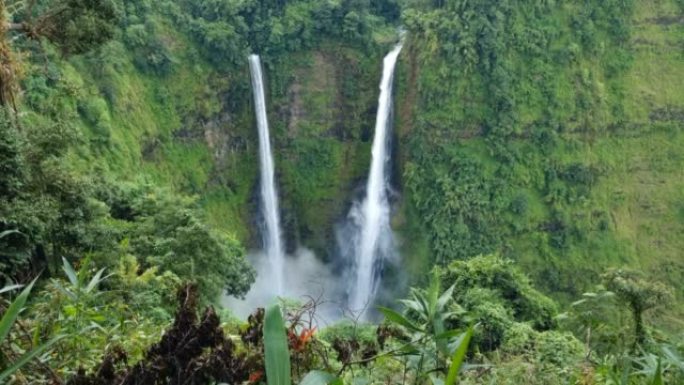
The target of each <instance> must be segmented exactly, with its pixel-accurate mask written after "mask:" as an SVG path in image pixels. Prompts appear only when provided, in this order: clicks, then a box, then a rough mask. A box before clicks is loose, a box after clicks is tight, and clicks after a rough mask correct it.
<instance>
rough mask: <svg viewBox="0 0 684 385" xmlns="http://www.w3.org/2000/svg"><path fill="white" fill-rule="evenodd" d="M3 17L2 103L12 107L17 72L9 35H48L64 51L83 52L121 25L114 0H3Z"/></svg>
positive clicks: (0, 6)
mask: <svg viewBox="0 0 684 385" xmlns="http://www.w3.org/2000/svg"><path fill="white" fill-rule="evenodd" d="M0 18H1V19H0V37H1V39H0V105H3V106H5V105H12V106H13V107H14V88H15V87H16V78H17V71H16V70H15V61H14V58H13V55H12V47H11V44H10V38H11V39H12V41H13V40H14V39H16V38H29V39H41V38H46V39H47V40H49V41H50V42H52V43H53V44H55V45H57V46H58V47H59V48H60V49H61V50H62V52H63V53H64V54H80V53H84V52H87V51H89V50H91V49H93V48H95V47H98V46H100V45H102V44H103V43H104V42H106V41H108V40H109V39H111V38H112V36H113V35H114V31H115V29H116V26H117V24H118V12H117V9H116V6H115V3H114V2H113V1H112V0H45V1H28V2H27V1H23V0H9V1H4V0H1V1H0ZM15 109H16V107H15Z"/></svg>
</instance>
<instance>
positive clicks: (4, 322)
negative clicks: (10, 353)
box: [0, 277, 38, 343]
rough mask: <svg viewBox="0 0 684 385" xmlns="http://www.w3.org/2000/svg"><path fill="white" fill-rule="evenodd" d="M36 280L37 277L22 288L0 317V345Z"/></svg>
mask: <svg viewBox="0 0 684 385" xmlns="http://www.w3.org/2000/svg"><path fill="white" fill-rule="evenodd" d="M37 280H38V277H36V278H35V279H34V280H33V281H32V282H31V283H29V285H28V286H26V288H24V290H23V291H22V292H21V294H19V296H17V298H16V299H15V300H14V301H12V303H11V304H10V306H9V307H8V308H7V310H6V311H5V314H4V315H3V316H2V319H0V343H2V342H3V341H4V340H5V338H6V337H7V335H8V334H9V332H10V329H11V328H12V325H14V321H16V320H17V317H18V316H19V312H20V311H21V308H23V307H24V304H26V301H27V300H28V296H29V293H30V292H31V289H32V288H33V285H34V284H35V283H36V281H37Z"/></svg>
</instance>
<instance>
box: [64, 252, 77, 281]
mask: <svg viewBox="0 0 684 385" xmlns="http://www.w3.org/2000/svg"><path fill="white" fill-rule="evenodd" d="M62 265H63V267H62V268H63V269H64V272H65V273H66V275H67V277H68V278H69V282H71V284H72V285H73V286H76V287H78V276H77V275H76V271H74V268H73V267H72V266H71V264H70V263H69V261H67V260H66V258H64V257H62Z"/></svg>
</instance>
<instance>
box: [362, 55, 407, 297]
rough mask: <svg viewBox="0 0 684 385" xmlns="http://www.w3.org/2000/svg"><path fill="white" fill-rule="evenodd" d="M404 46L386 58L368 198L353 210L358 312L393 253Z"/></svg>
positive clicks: (372, 292) (374, 287)
mask: <svg viewBox="0 0 684 385" xmlns="http://www.w3.org/2000/svg"><path fill="white" fill-rule="evenodd" d="M401 48H402V45H401V44H398V45H397V46H396V47H395V48H394V49H393V50H392V52H390V53H389V54H388V55H387V56H385V59H384V63H383V71H382V81H381V83H380V98H379V105H378V112H377V118H376V122H375V138H374V139H373V149H372V156H373V159H372V162H371V168H370V174H369V175H368V182H367V184H366V197H365V199H364V201H363V202H362V203H361V204H358V203H356V204H354V206H353V207H352V209H351V212H350V213H349V218H350V220H352V221H353V222H355V231H354V232H355V233H356V234H354V235H353V236H352V244H351V246H350V247H351V248H352V250H353V263H352V265H353V276H352V277H350V278H351V280H352V282H351V285H352V286H351V287H350V290H349V306H350V308H351V309H352V310H356V311H362V310H364V309H366V308H367V307H368V306H370V305H371V304H372V302H373V299H374V297H375V294H376V292H377V289H378V284H379V280H380V275H381V274H380V272H381V269H382V263H383V261H384V259H385V258H387V257H388V254H389V253H393V250H392V249H393V240H392V230H391V228H390V204H389V199H388V191H389V188H390V185H389V177H388V174H387V169H388V168H389V167H388V165H389V163H390V153H389V151H388V149H389V139H390V135H388V131H389V130H390V129H391V121H390V118H391V112H392V81H393V78H394V68H395V66H396V63H397V58H398V56H399V52H400V51H401Z"/></svg>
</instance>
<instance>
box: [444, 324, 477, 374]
mask: <svg viewBox="0 0 684 385" xmlns="http://www.w3.org/2000/svg"><path fill="white" fill-rule="evenodd" d="M472 336H473V327H472V326H471V327H469V328H468V330H467V331H466V332H465V333H463V335H462V336H461V337H460V338H459V342H458V344H457V345H456V346H457V347H456V349H454V355H453V356H452V357H451V366H449V372H448V373H447V377H446V380H445V381H444V385H454V384H455V383H456V381H457V376H458V371H459V370H460V369H461V365H462V364H463V359H464V358H465V355H466V352H468V345H470V338H471V337H472Z"/></svg>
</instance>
